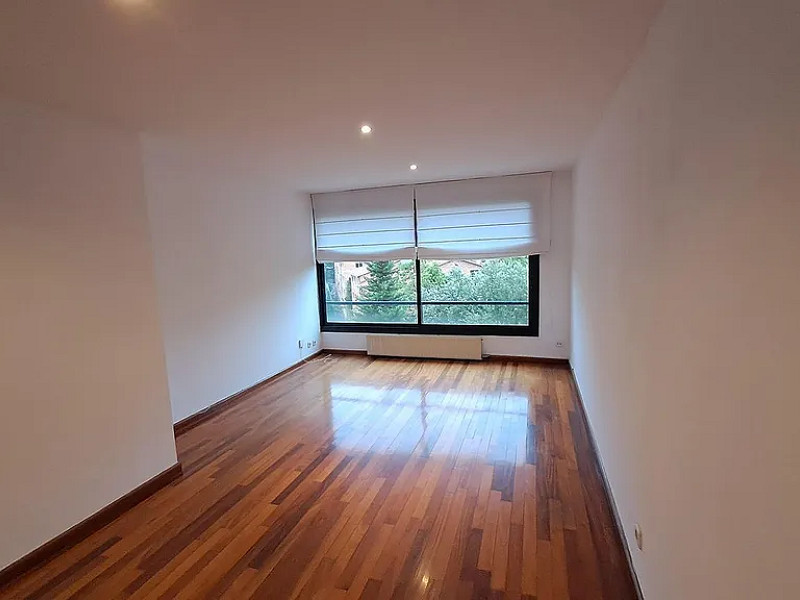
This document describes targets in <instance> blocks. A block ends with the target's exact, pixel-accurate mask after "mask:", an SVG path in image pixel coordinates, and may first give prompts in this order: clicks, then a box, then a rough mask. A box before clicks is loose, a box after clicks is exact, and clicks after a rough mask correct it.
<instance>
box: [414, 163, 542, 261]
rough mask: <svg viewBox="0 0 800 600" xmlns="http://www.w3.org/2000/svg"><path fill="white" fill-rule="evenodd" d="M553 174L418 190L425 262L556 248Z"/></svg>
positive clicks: (428, 185) (431, 185) (420, 240)
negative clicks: (552, 240)
mask: <svg viewBox="0 0 800 600" xmlns="http://www.w3.org/2000/svg"><path fill="white" fill-rule="evenodd" d="M550 180H551V174H550V173H537V174H533V175H511V176H506V177H488V178H484V179H466V180H462V181H445V182H441V183H426V184H421V185H417V186H416V187H415V194H416V207H417V238H418V240H417V246H418V256H419V258H433V259H449V258H462V257H470V256H472V257H475V258H493V257H501V256H525V255H528V254H539V253H541V252H545V251H547V250H549V249H550Z"/></svg>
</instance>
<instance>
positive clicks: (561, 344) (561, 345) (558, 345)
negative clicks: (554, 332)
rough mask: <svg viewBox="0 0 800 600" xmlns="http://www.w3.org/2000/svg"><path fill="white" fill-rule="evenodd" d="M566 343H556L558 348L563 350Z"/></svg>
mask: <svg viewBox="0 0 800 600" xmlns="http://www.w3.org/2000/svg"><path fill="white" fill-rule="evenodd" d="M563 347H564V342H556V348H563Z"/></svg>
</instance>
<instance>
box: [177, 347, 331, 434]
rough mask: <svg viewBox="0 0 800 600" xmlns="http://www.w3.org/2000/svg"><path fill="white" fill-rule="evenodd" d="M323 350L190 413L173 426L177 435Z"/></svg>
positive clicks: (321, 351)
mask: <svg viewBox="0 0 800 600" xmlns="http://www.w3.org/2000/svg"><path fill="white" fill-rule="evenodd" d="M323 352H326V351H325V350H317V351H316V352H315V353H314V354H312V355H310V356H307V357H306V358H304V359H303V360H301V361H298V362H296V363H294V364H293V365H291V366H290V367H287V368H286V369H284V370H283V371H280V372H279V373H275V375H272V376H270V377H267V378H266V379H262V380H261V381H259V382H258V383H254V384H253V385H251V386H250V387H248V388H245V389H243V390H242V391H240V392H236V393H235V394H231V395H230V396H228V397H227V398H223V399H222V400H218V401H217V402H215V403H214V404H211V405H210V406H207V407H206V408H204V409H203V410H201V411H198V412H196V413H194V414H193V415H190V416H188V417H186V418H185V419H181V420H180V421H178V422H177V423H175V424H174V425H173V426H172V428H173V430H174V431H175V437H178V436H179V435H181V434H184V433H186V432H187V431H189V430H190V429H194V428H195V427H197V426H198V425H200V423H203V422H205V421H208V420H209V419H210V418H212V417H215V416H217V415H218V414H219V413H221V412H222V411H224V410H226V409H228V408H230V407H231V406H233V405H234V404H235V403H236V402H238V401H239V400H241V399H242V398H244V397H245V396H247V395H248V394H250V393H251V392H254V391H256V390H257V389H258V388H260V387H261V386H263V385H266V384H267V383H270V382H272V381H275V380H276V379H278V378H279V377H283V376H284V375H287V374H288V373H291V372H292V371H294V370H295V369H297V368H298V367H300V366H302V365H304V364H305V363H307V362H308V361H310V360H313V359H314V358H316V357H317V356H319V355H320V354H321V353H323Z"/></svg>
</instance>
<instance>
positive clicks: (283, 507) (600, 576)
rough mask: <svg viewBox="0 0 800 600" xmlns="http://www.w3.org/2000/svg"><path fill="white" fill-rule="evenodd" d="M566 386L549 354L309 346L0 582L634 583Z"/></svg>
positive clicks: (467, 588)
mask: <svg viewBox="0 0 800 600" xmlns="http://www.w3.org/2000/svg"><path fill="white" fill-rule="evenodd" d="M577 401H578V400H577V398H576V395H575V391H574V389H573V385H572V382H571V378H570V373H569V370H568V369H567V368H566V367H553V366H547V365H538V364H532V363H517V362H473V363H467V362H457V361H418V360H393V359H372V358H368V357H362V356H347V355H323V356H321V357H319V358H316V359H314V360H312V361H310V362H309V363H307V364H305V365H304V366H302V367H300V368H299V369H296V370H294V371H292V372H290V373H288V374H287V375H285V376H283V377H281V378H278V379H276V380H274V381H273V382H270V383H269V384H267V385H265V386H262V387H260V388H258V389H256V390H254V391H253V392H252V393H251V394H249V395H247V396H246V397H245V398H243V399H242V400H240V401H238V402H236V403H235V404H233V405H232V406H231V407H230V408H229V409H228V410H226V411H225V412H223V413H221V414H219V415H218V416H216V417H215V418H213V419H211V420H209V421H206V422H204V423H202V424H200V425H199V426H197V427H196V428H194V429H192V430H190V431H187V432H186V433H184V434H182V435H181V436H179V437H178V440H177V443H178V451H179V452H178V454H179V459H180V461H181V462H182V464H183V468H184V476H183V477H182V478H180V479H179V480H177V481H175V482H173V483H172V484H170V485H169V486H168V487H166V488H164V489H162V490H161V491H159V492H158V493H156V494H155V495H153V496H152V497H150V498H149V499H148V500H146V501H144V502H143V503H141V504H139V505H138V506H136V507H135V508H133V509H132V510H130V511H128V512H127V513H125V514H124V515H123V516H121V517H120V518H118V519H117V520H116V521H114V522H113V523H111V524H110V525H108V526H107V527H105V528H104V529H102V530H101V531H99V532H97V533H95V534H93V535H92V536H91V537H89V538H87V539H86V540H84V541H83V542H81V543H80V544H78V545H77V546H75V547H73V548H71V549H70V550H68V551H67V552H65V553H64V554H62V555H60V556H58V557H56V558H54V559H53V560H51V561H50V562H49V563H47V564H45V565H43V566H41V567H39V568H38V569H36V570H34V571H32V572H30V573H28V574H27V575H26V576H24V577H23V578H22V579H20V580H18V581H17V582H15V583H14V584H13V585H12V586H11V587H8V588H6V589H5V590H2V591H0V597H3V598H48V599H50V598H53V599H55V598H59V599H60V598H100V599H104V600H107V599H111V598H169V599H173V598H174V599H183V598H192V599H194V598H213V599H217V598H232V599H237V600H239V599H246V598H263V599H268V598H287V599H288V598H387V599H390V598H395V599H397V598H446V599H450V598H453V599H458V598H510V599H519V600H523V599H526V600H531V599H533V598H535V599H537V600H553V599H555V600H561V599H570V600H577V599H590V600H628V599H634V598H635V593H634V588H633V584H632V581H631V579H630V575H629V573H628V571H627V565H626V562H625V558H624V554H623V550H622V548H621V546H620V544H619V540H618V538H617V534H616V529H615V527H614V525H613V520H612V516H611V513H610V510H609V504H608V499H607V498H606V496H605V492H604V489H603V486H602V480H601V478H600V476H599V474H598V470H597V465H596V460H595V457H594V456H593V453H592V449H591V446H590V443H589V439H588V436H587V431H586V428H585V424H584V422H583V420H582V418H581V413H580V411H579V410H578V409H577V404H576V403H577Z"/></svg>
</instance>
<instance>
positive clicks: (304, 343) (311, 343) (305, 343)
mask: <svg viewBox="0 0 800 600" xmlns="http://www.w3.org/2000/svg"><path fill="white" fill-rule="evenodd" d="M297 347H298V348H300V350H302V349H303V348H316V347H317V340H297Z"/></svg>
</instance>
